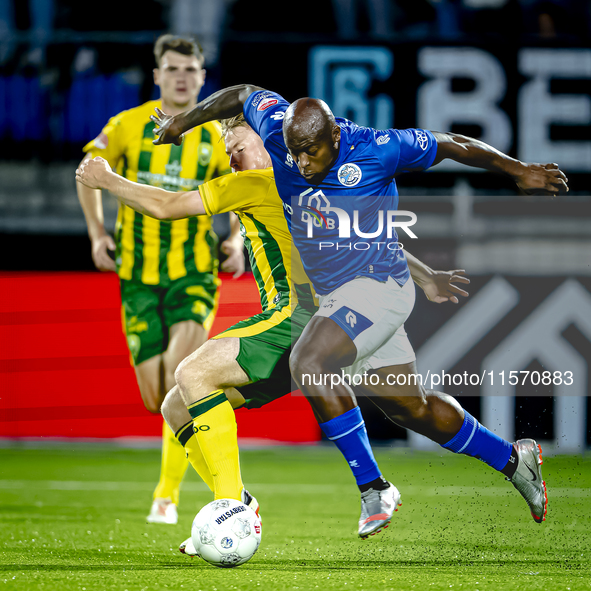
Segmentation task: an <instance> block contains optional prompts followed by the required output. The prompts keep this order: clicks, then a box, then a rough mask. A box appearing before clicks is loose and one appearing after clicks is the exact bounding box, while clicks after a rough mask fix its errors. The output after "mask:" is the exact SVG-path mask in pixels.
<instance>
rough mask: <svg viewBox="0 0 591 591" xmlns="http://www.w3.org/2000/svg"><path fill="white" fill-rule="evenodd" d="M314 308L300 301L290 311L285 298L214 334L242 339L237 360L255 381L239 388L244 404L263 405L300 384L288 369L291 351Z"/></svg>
mask: <svg viewBox="0 0 591 591" xmlns="http://www.w3.org/2000/svg"><path fill="white" fill-rule="evenodd" d="M282 303H283V306H282V305H281V304H282ZM314 311H315V310H306V309H304V308H302V307H301V306H300V305H299V304H298V305H296V307H295V309H294V310H293V312H291V310H290V308H289V306H288V300H287V298H286V299H285V300H284V301H283V302H279V304H278V305H277V307H275V308H271V309H270V310H266V311H265V312H261V313H260V314H257V315H256V316H253V317H251V318H248V319H247V320H242V321H241V322H238V323H237V324H235V325H234V326H232V327H230V328H228V330H226V331H224V332H222V333H220V334H219V335H217V336H215V337H214V339H222V338H228V337H237V338H239V339H240V352H239V354H238V357H237V358H236V361H238V363H239V364H240V367H242V369H243V370H244V371H245V372H246V374H247V375H248V377H249V378H250V380H251V381H252V382H253V383H251V384H248V385H247V386H242V387H240V388H238V390H239V391H240V393H241V394H242V396H244V398H245V400H246V403H245V404H244V405H243V406H245V407H246V408H260V407H261V406H263V405H265V404H267V403H269V402H272V401H273V400H276V399H277V398H281V397H282V396H285V395H286V394H289V393H290V392H292V391H293V390H295V389H296V388H297V387H296V386H295V385H293V384H292V380H291V374H290V372H289V355H290V353H291V348H292V346H293V345H294V344H295V342H296V341H297V339H298V338H299V336H300V334H301V333H302V331H303V330H304V327H305V326H306V324H308V322H309V321H310V318H312V316H313V315H314ZM290 312H291V313H290Z"/></svg>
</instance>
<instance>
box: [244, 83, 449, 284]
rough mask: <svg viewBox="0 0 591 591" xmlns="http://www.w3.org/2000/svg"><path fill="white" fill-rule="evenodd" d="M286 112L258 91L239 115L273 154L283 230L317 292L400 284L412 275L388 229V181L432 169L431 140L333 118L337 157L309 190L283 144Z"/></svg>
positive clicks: (424, 134) (392, 204)
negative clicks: (351, 284) (356, 282)
mask: <svg viewBox="0 0 591 591" xmlns="http://www.w3.org/2000/svg"><path fill="white" fill-rule="evenodd" d="M288 107H289V103H288V102H287V101H286V100H285V99H284V98H283V97H281V96H280V95H278V94H276V93H274V92H269V91H266V90H265V91H259V92H255V93H253V94H251V95H250V96H249V97H248V99H247V100H246V103H245V105H244V116H245V118H246V121H247V122H248V124H249V125H250V126H251V127H252V128H253V129H254V130H255V131H256V132H257V133H258V134H259V135H260V136H261V138H262V139H263V142H264V144H265V148H266V149H267V151H268V152H269V154H270V155H271V160H272V162H273V171H274V174H275V182H276V184H277V190H278V192H279V195H280V197H281V199H282V201H283V208H284V212H285V216H286V218H287V223H288V225H289V228H290V231H291V234H292V237H293V240H294V244H295V246H296V248H297V249H298V251H299V253H300V256H301V258H302V263H303V265H304V268H305V270H306V273H307V274H308V277H309V278H310V280H311V281H312V283H313V285H314V288H315V290H316V291H317V292H318V293H319V294H322V295H325V294H327V293H330V292H331V291H333V290H334V289H336V288H337V287H340V286H341V285H343V284H344V283H347V282H348V281H351V280H352V279H354V278H355V277H357V276H368V277H372V278H374V279H376V280H378V281H386V280H387V279H388V277H393V278H394V280H395V281H397V282H398V283H399V284H400V285H404V284H405V283H406V281H407V280H408V278H409V277H410V273H409V270H408V265H407V263H406V257H405V256H404V253H403V252H402V250H401V249H400V247H399V243H398V234H397V232H396V230H395V228H394V227H393V226H394V223H395V222H398V223H399V222H400V217H401V216H398V220H395V216H394V214H392V213H390V212H394V211H396V210H397V209H398V189H397V187H396V182H395V180H394V177H395V175H397V174H400V173H401V172H408V171H414V170H424V169H426V168H429V166H431V165H432V164H433V160H434V159H435V155H436V152H437V142H436V140H435V138H434V137H433V134H432V133H431V132H429V131H425V130H422V129H405V130H398V129H389V130H385V131H380V130H376V129H371V128H368V127H360V126H359V125H356V124H355V123H352V122H351V121H348V120H346V119H340V118H337V120H336V121H337V124H338V125H339V126H340V128H341V140H340V146H339V156H338V158H337V160H336V162H335V163H334V165H333V166H332V168H331V169H330V171H329V173H328V174H327V175H326V177H325V178H324V179H323V180H322V182H321V183H320V184H318V185H311V184H310V183H309V182H308V181H306V179H305V178H304V177H303V176H302V175H301V174H300V172H299V170H298V167H297V165H296V163H295V162H294V161H293V159H292V157H291V155H290V154H289V152H288V150H287V147H286V145H285V142H284V141H283V117H284V116H285V111H286V110H287V108H288ZM405 221H409V220H408V219H406V218H405Z"/></svg>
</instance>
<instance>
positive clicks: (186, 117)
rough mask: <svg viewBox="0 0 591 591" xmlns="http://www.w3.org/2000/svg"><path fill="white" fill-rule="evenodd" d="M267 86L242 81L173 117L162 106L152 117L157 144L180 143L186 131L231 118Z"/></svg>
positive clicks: (155, 142)
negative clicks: (250, 98) (242, 82)
mask: <svg viewBox="0 0 591 591" xmlns="http://www.w3.org/2000/svg"><path fill="white" fill-rule="evenodd" d="M259 90H264V88H260V87H259V86H254V85H252V84H239V85H238V86H230V87H228V88H223V89H222V90H218V92H214V93H213V94H212V95H210V96H208V97H207V98H206V99H204V100H202V101H200V102H199V103H197V104H196V105H195V106H194V107H193V108H192V109H191V110H190V111H185V112H184V113H181V114H180V115H176V116H175V117H171V116H170V115H166V113H163V112H162V111H161V110H160V109H156V113H157V114H156V115H152V116H151V117H150V119H151V120H152V121H153V122H154V123H156V125H158V126H159V127H158V128H157V129H155V130H154V135H155V136H156V138H155V139H154V144H156V145H160V144H175V145H177V146H180V145H181V142H182V140H183V138H182V135H183V133H185V132H187V131H189V130H190V129H193V128H194V127H197V126H198V125H203V124H204V123H207V122H208V121H215V120H216V119H228V118H230V117H235V116H236V115H239V114H240V113H242V109H243V108H244V103H245V102H246V99H247V98H248V97H249V96H250V95H251V94H252V93H253V92H257V91H259Z"/></svg>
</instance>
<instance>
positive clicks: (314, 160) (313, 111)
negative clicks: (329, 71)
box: [283, 97, 341, 184]
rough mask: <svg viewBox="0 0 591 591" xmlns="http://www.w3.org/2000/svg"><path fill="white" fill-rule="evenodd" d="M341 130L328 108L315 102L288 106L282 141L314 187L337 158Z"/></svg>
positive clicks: (309, 99)
mask: <svg viewBox="0 0 591 591" xmlns="http://www.w3.org/2000/svg"><path fill="white" fill-rule="evenodd" d="M340 137H341V128H340V127H339V126H338V125H337V123H336V121H335V118H334V115H333V113H332V111H331V110H330V108H329V107H328V105H327V104H326V103H325V102H324V101H321V100H320V99H315V98H309V97H306V98H301V99H298V100H297V101H295V102H294V103H292V104H291V105H290V106H289V108H288V109H287V111H286V112H285V117H284V119H283V139H284V141H285V145H286V146H287V149H288V150H289V152H290V154H291V155H292V157H293V159H294V160H295V162H296V163H297V165H298V168H299V170H300V173H301V174H302V176H304V177H305V178H306V180H308V181H309V182H310V183H312V184H316V183H318V182H320V180H321V178H323V177H324V176H326V174H327V173H328V171H329V170H330V167H331V166H332V164H333V163H334V162H335V161H336V159H337V157H338V154H339V144H340Z"/></svg>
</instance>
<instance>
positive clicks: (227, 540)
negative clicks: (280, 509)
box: [191, 499, 261, 568]
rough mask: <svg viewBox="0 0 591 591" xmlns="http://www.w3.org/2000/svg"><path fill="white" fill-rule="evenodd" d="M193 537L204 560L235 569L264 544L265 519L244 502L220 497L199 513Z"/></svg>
mask: <svg viewBox="0 0 591 591" xmlns="http://www.w3.org/2000/svg"><path fill="white" fill-rule="evenodd" d="M191 539H192V540H193V545H194V546H195V550H197V553H198V554H199V556H201V558H203V560H205V561H207V562H209V564H213V565H214V566H219V567H220V568H232V567H234V566H239V565H241V564H244V563H245V562H248V561H249V560H250V559H251V558H252V557H253V556H254V553H255V552H256V551H257V549H258V547H259V544H260V543H261V520H260V518H259V517H258V515H257V514H256V513H255V512H254V511H253V510H252V509H251V508H250V507H247V506H246V505H245V504H244V503H241V502H240V501H236V500H234V499H219V500H217V501H212V502H211V503H209V504H208V505H205V507H203V509H201V511H199V513H197V516H196V517H195V519H194V520H193V528H192V529H191Z"/></svg>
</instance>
